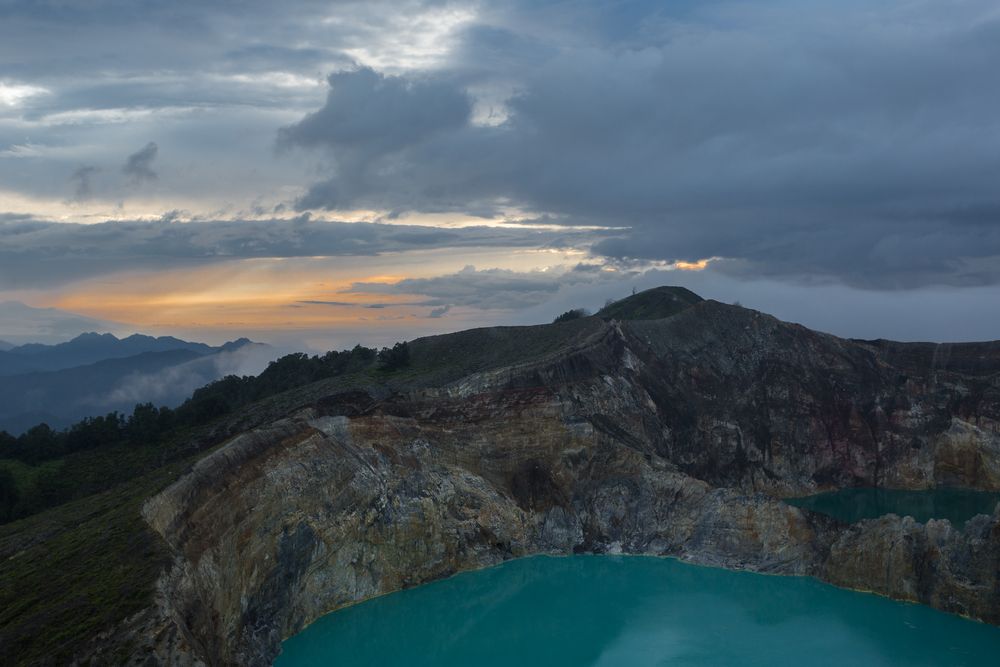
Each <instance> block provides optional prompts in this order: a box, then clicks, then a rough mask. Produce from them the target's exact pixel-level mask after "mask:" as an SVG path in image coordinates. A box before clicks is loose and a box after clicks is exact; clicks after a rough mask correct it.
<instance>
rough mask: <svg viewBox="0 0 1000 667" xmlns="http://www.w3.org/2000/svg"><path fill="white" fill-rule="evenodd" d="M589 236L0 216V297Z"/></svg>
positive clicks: (587, 239) (589, 235)
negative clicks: (82, 284) (208, 267)
mask: <svg viewBox="0 0 1000 667" xmlns="http://www.w3.org/2000/svg"><path fill="white" fill-rule="evenodd" d="M600 237H601V232H599V231H588V230H566V231H563V230H550V229H537V230H536V229H530V228H528V229H526V228H503V227H463V228H456V229H441V228H437V227H428V226H419V225H401V224H381V223H364V222H359V223H348V222H327V221H320V220H311V219H310V217H309V216H308V215H303V216H299V217H298V218H296V219H293V220H285V219H275V220H242V219H236V220H213V221H195V222H175V221H174V217H173V216H171V215H167V216H165V217H164V218H163V219H161V220H159V221H136V220H132V221H128V220H125V221H115V222H104V223H98V224H92V225H82V224H73V223H61V222H51V221H44V220H37V219H33V218H31V217H27V216H3V215H2V214H0V289H14V288H19V289H35V288H43V287H52V286H56V285H61V284H66V283H68V282H71V281H73V280H78V279H81V278H85V277H92V276H98V275H104V274H108V273H114V272H119V271H127V270H136V269H140V270H156V269H169V268H179V267H188V266H196V265H204V264H206V263H213V262H223V261H229V260H239V259H251V258H275V257H317V256H344V257H346V256H370V257H373V256H376V255H380V254H384V253H390V252H405V251H408V250H425V249H427V248H429V247H433V248H489V247H493V248H539V247H550V248H566V247H572V246H574V245H586V244H588V243H592V242H593V241H594V240H595V239H598V238H600Z"/></svg>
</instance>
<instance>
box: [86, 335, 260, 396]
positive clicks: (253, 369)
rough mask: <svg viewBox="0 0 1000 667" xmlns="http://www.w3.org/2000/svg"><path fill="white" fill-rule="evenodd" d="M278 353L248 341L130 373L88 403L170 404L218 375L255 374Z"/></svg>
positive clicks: (218, 376) (213, 379)
mask: <svg viewBox="0 0 1000 667" xmlns="http://www.w3.org/2000/svg"><path fill="white" fill-rule="evenodd" d="M278 356H280V354H279V352H278V350H276V349H275V348H273V347H271V346H269V345H261V344H258V343H252V344H249V345H244V346H242V347H239V348H237V349H235V350H226V351H224V352H218V353H216V354H211V355H208V356H206V357H201V358H198V359H192V360H191V361H187V362H184V363H181V364H177V365H175V366H169V367H167V368H164V369H161V370H158V371H155V372H152V373H140V372H136V373H132V374H131V375H128V376H126V377H125V378H123V379H122V381H121V382H120V383H119V384H118V386H116V387H114V388H113V389H112V390H111V391H109V392H108V393H107V394H102V395H98V396H93V397H91V399H90V400H89V402H88V403H89V404H90V405H94V406H96V407H102V408H105V409H109V408H112V407H118V406H130V405H135V404H136V403H146V402H150V403H153V404H154V405H158V406H159V405H167V406H169V407H174V406H177V405H179V404H180V403H182V402H183V401H184V400H186V399H187V398H189V397H190V396H191V394H193V393H194V390H195V389H198V388H199V387H203V386H205V385H206V384H208V383H209V382H213V381H215V380H218V379H219V378H222V377H225V376H227V375H237V376H244V375H259V374H260V373H261V372H262V371H263V370H264V369H265V368H267V364H268V363H269V362H271V361H273V360H274V359H276V358H277V357H278Z"/></svg>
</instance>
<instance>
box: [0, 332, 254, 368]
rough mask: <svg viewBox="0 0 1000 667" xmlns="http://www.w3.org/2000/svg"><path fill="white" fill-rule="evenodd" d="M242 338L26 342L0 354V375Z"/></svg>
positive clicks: (197, 349) (92, 336)
mask: <svg viewBox="0 0 1000 667" xmlns="http://www.w3.org/2000/svg"><path fill="white" fill-rule="evenodd" d="M249 342H250V341H249V340H248V339H246V338H241V339H239V340H237V341H233V342H231V343H226V345H225V346H221V347H211V346H209V345H205V344H204V343H191V342H188V341H185V340H181V339H179V338H174V337H172V336H161V337H159V338H154V337H152V336H144V335H142V334H133V335H131V336H129V337H127V338H117V337H115V336H114V335H113V334H109V333H104V334H99V333H85V334H80V335H79V336H77V337H76V338H74V339H73V340H71V341H68V342H66V343H59V344H56V345H43V344H39V343H29V344H27V345H20V346H17V347H12V348H10V349H8V350H6V351H2V352H0V376H5V375H18V374H22V373H30V372H33V371H56V370H60V369H63V368H73V367H74V366H83V365H85V364H92V363H95V362H97V361H103V360H105V359H121V358H125V357H131V356H135V355H137V354H143V353H146V352H171V351H176V350H186V351H188V352H192V353H194V354H195V355H196V356H200V355H205V354H212V353H215V352H222V351H223V350H225V349H236V348H238V347H241V346H242V345H245V344H247V343H249Z"/></svg>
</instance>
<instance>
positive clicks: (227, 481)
mask: <svg viewBox="0 0 1000 667" xmlns="http://www.w3.org/2000/svg"><path fill="white" fill-rule="evenodd" d="M573 332H574V335H573V336H572V337H571V339H570V338H568V339H567V342H566V344H565V345H557V346H554V347H553V346H548V347H546V348H545V349H544V350H542V351H540V353H539V354H537V355H535V356H534V357H533V358H528V359H522V360H520V361H519V362H518V363H515V364H506V365H505V364H491V365H489V367H488V368H484V369H482V370H479V371H473V372H462V373H458V374H456V373H451V374H450V375H449V374H441V375H438V376H435V377H434V380H433V381H431V380H426V379H425V380H423V381H422V380H421V379H420V378H413V379H411V380H410V381H408V382H406V383H400V384H399V385H398V386H396V387H389V388H386V387H384V386H383V387H371V388H365V387H359V388H354V389H353V390H351V391H344V392H339V393H338V392H336V391H332V390H331V388H330V385H317V386H314V387H311V388H305V389H304V390H303V391H301V392H299V393H298V394H296V396H297V400H296V401H295V405H294V407H292V408H289V409H288V410H287V411H286V412H285V414H283V415H281V416H278V417H276V418H273V419H272V418H270V417H269V418H267V419H264V418H260V419H258V420H257V421H258V422H259V423H257V424H256V425H255V426H253V427H252V428H249V429H248V430H246V431H245V432H243V433H241V434H239V435H237V436H236V437H234V438H232V439H230V440H229V441H227V442H226V443H224V444H223V445H222V446H221V447H219V448H218V449H216V450H215V451H213V452H212V453H211V454H209V455H208V456H206V457H205V458H203V459H202V460H201V461H199V462H198V463H197V464H196V465H195V466H194V467H193V469H192V470H190V471H189V472H188V473H187V474H185V475H184V476H183V477H181V478H180V479H179V480H177V481H176V482H175V483H174V484H173V485H171V486H170V487H168V488H167V489H166V490H164V491H163V492H161V493H159V494H158V495H156V496H155V497H152V498H150V499H149V500H148V501H147V502H146V504H145V506H144V509H143V513H144V516H145V517H146V520H147V521H148V522H149V524H150V525H151V526H152V528H153V529H154V530H155V531H156V533H158V534H159V535H160V536H162V538H163V539H164V540H165V542H166V543H167V544H168V545H169V548H170V550H171V553H172V554H173V562H172V564H171V566H170V567H169V568H168V570H166V571H164V573H163V574H162V576H161V578H160V581H159V583H158V593H157V603H156V605H155V606H153V607H151V608H149V609H148V610H147V611H145V612H143V613H141V614H139V615H137V616H135V617H133V618H131V619H129V620H128V621H127V622H126V623H125V624H124V625H123V626H122V627H120V628H117V629H116V630H115V631H114V632H113V633H111V634H112V635H115V636H116V637H118V638H121V637H128V638H129V639H130V640H131V641H133V642H134V644H133V649H132V658H133V659H134V660H135V661H137V662H138V661H149V662H151V663H164V664H211V665H222V664H252V665H265V664H269V663H270V661H271V660H272V659H273V658H274V656H275V655H277V652H278V651H279V649H280V641H281V640H282V639H283V638H284V637H286V636H288V635H290V634H293V633H295V632H297V631H298V630H300V629H301V628H302V627H304V626H305V625H306V624H308V623H309V622H310V621H312V620H314V619H315V618H317V617H318V616H320V615H322V614H323V613H326V612H328V611H330V610H333V609H336V608H338V607H340V606H343V605H346V604H350V603H353V602H356V601H359V600H363V599H366V598H369V597H372V596H374V595H379V594H382V593H387V592H391V591H394V590H398V589H400V588H404V587H408V586H414V585H417V584H420V583H422V582H425V581H429V580H432V579H435V578H439V577H442V576H446V575H449V574H451V573H454V572H457V571H460V570H464V569H470V568H477V567H483V566H487V565H491V564H495V563H498V562H501V561H503V560H505V559H509V558H512V557H517V556H522V555H527V554H532V553H540V552H545V553H574V552H611V553H617V552H624V553H642V554H656V555H669V556H676V557H680V558H684V559H688V560H692V561H695V562H699V563H705V564H711V565H720V566H724V567H734V568H746V569H752V570H758V571H766V572H774V573H786V574H808V575H813V576H817V577H820V578H823V579H825V580H827V581H830V582H832V583H835V584H838V585H842V586H848V587H852V588H860V589H866V590H872V591H875V592H879V593H883V594H886V595H890V596H892V597H896V598H900V599H907V600H915V601H920V602H924V603H927V604H931V605H933V606H936V607H938V608H941V609H945V610H947V611H953V612H956V613H961V614H965V615H968V616H972V617H975V618H979V619H982V620H985V621H988V622H992V623H998V622H1000V577H998V568H1000V512H998V513H996V514H994V515H993V516H992V517H987V516H981V517H978V518H976V519H974V520H972V521H970V522H969V523H968V524H967V526H966V528H965V530H964V531H957V530H955V529H954V528H952V527H951V525H950V524H948V523H947V522H938V521H931V522H929V523H928V524H926V525H924V524H917V523H914V522H913V521H912V519H903V518H899V517H895V516H888V517H883V518H881V519H878V520H872V521H864V522H861V523H859V524H855V525H852V526H847V525H843V524H840V523H838V522H836V521H834V520H833V519H830V518H827V517H824V516H821V515H818V514H814V513H810V512H807V511H804V510H799V509H797V508H794V507H790V506H788V505H786V504H785V503H783V502H781V501H780V500H779V499H778V498H779V497H781V496H787V495H796V494H807V493H811V492H815V491H817V490H825V489H832V488H838V487H842V486H851V485H883V486H892V487H899V488H925V487H928V486H933V485H936V484H956V485H963V486H970V487H976V488H983V489H1000V437H998V435H997V432H998V425H1000V382H998V376H997V370H998V368H1000V363H998V358H1000V357H998V355H997V351H996V346H989V345H984V346H981V347H980V348H967V349H963V350H962V351H961V354H958V355H948V354H943V353H941V352H940V348H936V349H937V350H938V351H937V352H935V351H934V350H931V351H930V353H929V354H928V350H926V349H923V348H919V349H918V348H909V347H907V346H903V345H901V344H893V343H887V342H882V341H876V342H863V341H848V340H842V339H838V338H835V337H832V336H827V335H823V334H819V333H816V332H812V331H809V330H807V329H804V328H802V327H799V326H796V325H791V324H787V323H782V322H779V321H778V320H775V319H774V318H771V317H768V316H766V315H762V314H760V313H756V312H754V311H749V310H746V309H742V308H738V307H733V306H725V305H722V304H719V303H716V302H711V301H705V302H700V303H697V304H695V305H693V306H691V307H690V308H688V309H686V310H684V311H683V312H681V313H679V314H676V315H673V316H672V317H669V318H666V319H660V320H653V321H624V322H619V321H610V322H602V321H600V320H597V319H593V320H591V321H588V322H587V323H586V324H584V325H580V326H578V327H576V328H575V329H573ZM504 335H505V338H504V340H503V341H498V342H497V345H498V346H502V345H508V344H511V340H512V339H511V336H513V337H514V338H513V342H514V343H516V336H517V333H516V331H515V332H514V333H513V334H512V333H510V331H508V332H507V333H506V334H504ZM421 345H425V346H431V347H433V346H435V345H437V346H443V349H447V340H444V339H443V338H442V339H436V340H433V341H430V342H426V341H425V342H424V343H421V342H420V341H417V342H415V343H414V348H415V349H416V350H417V351H418V352H419V350H420V346H421ZM956 360H957V361H956ZM109 637H110V635H109ZM119 643H120V642H119ZM103 650H105V645H104V644H102V642H101V641H98V642H95V644H94V646H93V647H91V649H90V653H89V654H88V656H87V657H89V658H93V659H95V660H100V659H101V656H102V655H103V654H102V651H103Z"/></svg>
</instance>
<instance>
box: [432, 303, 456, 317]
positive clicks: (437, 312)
mask: <svg viewBox="0 0 1000 667" xmlns="http://www.w3.org/2000/svg"><path fill="white" fill-rule="evenodd" d="M449 310H451V306H450V305H447V306H441V307H440V308H435V309H433V310H432V311H431V312H430V314H429V315H427V317H430V318H432V319H436V318H438V317H444V316H445V315H447V314H448V311H449Z"/></svg>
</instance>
